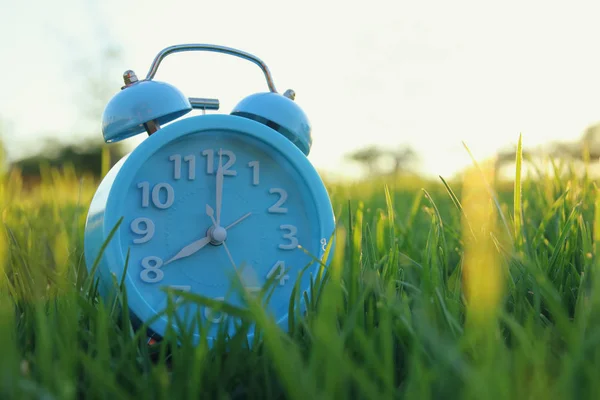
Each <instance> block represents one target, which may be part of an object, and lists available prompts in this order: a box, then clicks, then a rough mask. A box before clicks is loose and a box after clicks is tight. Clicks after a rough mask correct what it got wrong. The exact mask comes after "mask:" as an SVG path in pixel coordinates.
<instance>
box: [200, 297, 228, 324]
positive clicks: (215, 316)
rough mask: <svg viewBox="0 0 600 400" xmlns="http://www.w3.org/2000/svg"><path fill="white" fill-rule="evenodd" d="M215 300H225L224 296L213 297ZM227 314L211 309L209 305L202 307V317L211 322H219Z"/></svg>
mask: <svg viewBox="0 0 600 400" xmlns="http://www.w3.org/2000/svg"><path fill="white" fill-rule="evenodd" d="M215 300H225V298H224V297H215ZM226 315H227V314H225V313H224V312H222V311H217V312H215V311H213V310H212V308H210V307H205V308H204V317H205V318H206V319H207V320H208V321H210V322H212V323H213V324H218V323H219V322H221V321H223V319H224V318H225V316H226Z"/></svg>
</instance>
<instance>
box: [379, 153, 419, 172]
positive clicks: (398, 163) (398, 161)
mask: <svg viewBox="0 0 600 400" xmlns="http://www.w3.org/2000/svg"><path fill="white" fill-rule="evenodd" d="M386 154H388V155H389V156H390V157H392V159H393V160H394V166H393V169H392V174H393V175H395V176H398V175H400V174H401V173H404V172H406V171H408V170H409V167H410V165H411V164H412V163H413V162H414V161H415V160H416V158H417V153H416V152H415V151H414V150H413V149H412V148H410V147H400V148H399V149H397V150H388V151H387V152H386Z"/></svg>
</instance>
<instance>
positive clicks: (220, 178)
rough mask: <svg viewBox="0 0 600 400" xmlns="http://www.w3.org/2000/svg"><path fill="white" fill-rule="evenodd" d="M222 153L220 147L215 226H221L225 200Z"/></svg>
mask: <svg viewBox="0 0 600 400" xmlns="http://www.w3.org/2000/svg"><path fill="white" fill-rule="evenodd" d="M222 153H223V149H219V168H217V196H216V197H217V198H216V205H215V206H216V208H217V222H216V224H215V228H216V227H218V226H220V225H219V224H220V223H221V203H222V201H223V165H222V160H221V157H222Z"/></svg>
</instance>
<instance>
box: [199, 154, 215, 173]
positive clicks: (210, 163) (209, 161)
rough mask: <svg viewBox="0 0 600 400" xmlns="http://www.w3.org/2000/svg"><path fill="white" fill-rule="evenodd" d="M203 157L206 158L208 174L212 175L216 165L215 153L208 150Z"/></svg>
mask: <svg viewBox="0 0 600 400" xmlns="http://www.w3.org/2000/svg"><path fill="white" fill-rule="evenodd" d="M202 155H203V156H205V157H206V173H207V174H212V173H213V172H214V169H213V168H214V165H215V151H214V150H213V149H206V150H204V151H203V152H202Z"/></svg>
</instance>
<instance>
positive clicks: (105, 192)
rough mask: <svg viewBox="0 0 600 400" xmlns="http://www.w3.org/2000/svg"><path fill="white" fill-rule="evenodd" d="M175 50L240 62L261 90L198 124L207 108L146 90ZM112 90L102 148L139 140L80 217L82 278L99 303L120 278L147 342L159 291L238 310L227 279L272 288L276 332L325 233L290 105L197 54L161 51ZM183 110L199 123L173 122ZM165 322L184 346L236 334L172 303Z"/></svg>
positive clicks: (313, 174) (175, 94)
mask: <svg viewBox="0 0 600 400" xmlns="http://www.w3.org/2000/svg"><path fill="white" fill-rule="evenodd" d="M181 51H213V52H219V53H225V54H229V55H234V56H237V57H241V58H243V59H246V60H249V61H251V62H253V63H255V64H257V65H258V66H259V67H260V68H261V69H262V71H263V73H264V75H265V77H266V80H267V84H268V87H269V91H268V92H264V93H257V94H253V95H250V96H248V97H246V98H244V99H243V100H242V101H241V102H239V103H238V104H237V105H236V106H235V107H234V109H233V110H232V112H231V113H230V114H216V113H215V114H207V113H206V110H218V109H219V101H218V100H217V99H205V98H189V97H186V96H185V95H183V94H182V92H181V91H180V90H178V89H177V88H175V87H174V86H173V85H170V84H168V83H165V82H159V81H156V80H153V78H154V75H155V74H156V71H157V69H158V66H159V64H160V62H161V61H162V60H163V59H164V57H166V56H167V55H169V54H172V53H176V52H181ZM124 81H125V85H124V86H123V87H122V88H121V91H120V92H119V93H117V94H116V95H115V96H114V97H113V98H112V99H111V100H110V102H109V103H108V104H107V106H106V108H105V111H104V114H103V121H102V132H103V136H104V140H105V141H106V142H108V143H111V142H117V141H120V140H123V139H125V138H128V137H132V136H134V135H137V134H140V133H143V132H146V133H147V134H148V137H147V138H146V139H145V140H144V141H143V142H141V143H140V144H139V145H138V146H137V147H136V148H135V149H134V150H133V151H131V152H130V153H129V154H128V155H126V156H125V157H123V158H122V159H121V160H119V161H118V162H117V163H116V164H115V165H114V166H113V167H112V168H111V170H110V171H109V172H108V173H107V174H106V176H105V177H104V178H103V179H102V181H101V183H100V185H99V187H98V189H97V191H96V193H95V194H94V196H93V199H92V201H91V204H90V207H89V211H88V215H87V221H86V226H85V238H84V243H85V249H84V252H85V260H86V265H87V267H88V270H90V271H92V267H93V266H94V265H95V264H97V267H96V268H97V269H96V273H97V276H98V278H99V284H100V293H101V294H102V295H103V296H110V295H111V293H113V291H114V290H115V285H114V282H115V281H119V280H120V279H121V278H122V277H123V279H124V285H125V287H126V290H127V297H128V305H129V312H130V315H131V316H132V320H133V321H134V323H136V324H138V325H139V324H142V323H149V321H152V322H151V323H149V330H148V333H149V334H150V336H151V337H154V338H157V339H160V338H161V337H162V336H164V334H165V332H166V330H167V329H168V328H169V325H170V326H173V327H174V324H175V322H174V321H173V319H170V320H169V319H168V318H167V317H166V316H165V317H161V318H157V317H156V316H157V314H159V313H161V312H162V311H163V310H165V308H166V307H167V304H168V301H167V296H169V291H168V290H165V288H174V289H177V290H179V291H183V292H190V293H194V294H199V295H202V296H204V297H207V298H211V299H214V300H215V301H220V302H226V303H230V304H234V305H236V304H237V305H239V304H241V301H242V299H241V297H240V294H239V293H237V292H236V291H235V290H232V284H233V282H232V279H231V277H232V276H238V277H239V278H240V282H242V284H243V286H244V287H245V288H246V289H247V290H249V291H259V290H261V289H262V288H263V287H264V286H265V285H266V284H267V283H270V284H271V285H272V287H271V289H272V290H273V292H272V295H271V297H270V298H269V301H268V303H267V304H265V307H266V308H267V311H268V312H269V313H270V314H271V315H272V316H273V317H274V318H275V320H276V321H277V323H278V324H279V326H280V327H281V328H283V329H285V328H286V327H287V319H288V312H289V304H290V301H292V299H291V295H292V289H293V288H294V285H297V286H298V288H299V289H300V291H301V292H302V291H308V290H309V288H310V285H311V282H310V279H311V272H312V273H313V274H312V275H313V276H314V275H315V272H316V271H317V269H319V268H321V267H322V266H323V265H324V266H327V264H328V260H327V259H326V257H324V255H325V254H326V249H327V248H328V245H329V244H330V243H329V242H330V240H333V233H334V224H335V221H334V215H333V210H332V206H331V201H330V199H329V196H328V193H327V190H326V188H325V186H324V184H323V182H322V180H321V178H320V176H319V174H318V173H317V171H316V170H315V168H314V167H313V165H312V164H311V163H310V161H309V160H308V158H307V156H308V154H309V152H310V148H311V145H312V137H311V125H310V123H309V120H308V118H307V116H306V115H305V113H304V112H303V111H302V110H301V109H300V107H299V106H298V105H297V104H296V103H295V101H294V100H295V93H294V92H293V91H291V90H288V91H286V92H285V93H284V94H280V93H278V92H277V91H276V89H275V86H274V84H273V79H272V77H271V73H270V72H269V69H268V68H267V66H266V65H265V64H264V62H263V61H261V60H260V59H258V58H256V57H255V56H253V55H251V54H248V53H246V52H243V51H240V50H236V49H232V48H229V47H224V46H216V45H208V44H184V45H176V46H171V47H167V48H166V49H164V50H162V51H161V52H159V54H158V55H157V56H156V58H155V59H154V61H153V63H152V65H151V68H150V70H149V72H148V74H147V76H146V78H145V79H143V80H138V78H137V77H136V75H135V73H133V71H126V72H125V74H124ZM192 109H200V110H204V113H203V114H201V115H195V116H192V117H187V118H180V117H182V116H183V115H185V114H187V113H188V112H190V111H191V110H192ZM115 228H116V230H115ZM113 231H114V232H113ZM111 232H113V233H112V235H111ZM126 266H127V269H125V267H126ZM307 266H310V269H308V270H307V273H304V274H300V272H301V271H302V270H304V269H305V268H306V267H307ZM297 279H300V282H296V280H297ZM236 293H237V294H236ZM113 294H114V293H113ZM175 312H176V313H177V314H178V316H179V317H180V319H181V320H183V321H184V322H185V324H186V325H187V326H192V327H193V326H194V325H190V324H196V327H195V328H194V329H195V331H194V334H195V335H196V339H198V338H199V335H200V332H199V329H198V327H199V326H203V327H204V328H205V329H207V328H208V340H209V341H211V340H213V339H214V337H215V335H217V332H218V331H219V330H222V329H225V330H226V331H228V332H229V333H230V334H233V333H234V332H235V329H236V324H235V323H233V322H232V321H231V318H228V316H227V315H226V314H225V313H224V312H217V311H215V310H214V309H213V308H211V307H208V306H197V305H196V304H195V303H193V302H192V303H185V302H183V303H182V304H181V306H180V307H178V308H177V309H176V311H175ZM198 317H199V320H198ZM249 335H252V333H251V332H250V333H249Z"/></svg>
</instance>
